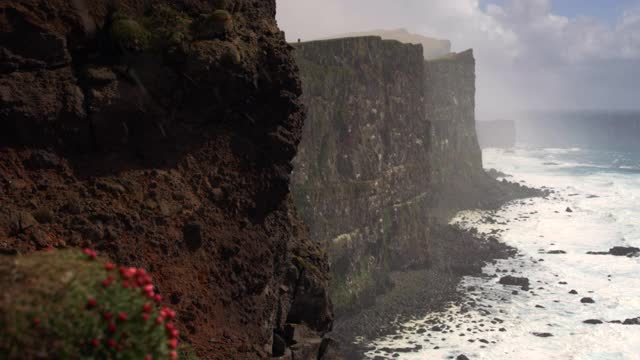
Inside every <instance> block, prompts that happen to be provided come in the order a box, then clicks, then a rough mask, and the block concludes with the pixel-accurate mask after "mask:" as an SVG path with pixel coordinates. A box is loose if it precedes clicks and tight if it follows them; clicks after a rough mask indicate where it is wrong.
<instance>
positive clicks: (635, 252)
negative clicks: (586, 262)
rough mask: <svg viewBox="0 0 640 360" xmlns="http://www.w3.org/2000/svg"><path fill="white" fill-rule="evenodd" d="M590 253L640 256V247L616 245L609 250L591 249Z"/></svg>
mask: <svg viewBox="0 0 640 360" xmlns="http://www.w3.org/2000/svg"><path fill="white" fill-rule="evenodd" d="M587 254H589V255H613V256H627V257H634V256H640V249H639V248H636V247H626V246H616V247H613V248H611V249H609V251H589V252H587Z"/></svg>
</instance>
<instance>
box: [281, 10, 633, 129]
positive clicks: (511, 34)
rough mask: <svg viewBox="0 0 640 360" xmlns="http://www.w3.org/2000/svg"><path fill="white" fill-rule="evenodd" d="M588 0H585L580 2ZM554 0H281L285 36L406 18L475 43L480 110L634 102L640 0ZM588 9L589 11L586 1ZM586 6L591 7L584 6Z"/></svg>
mask: <svg viewBox="0 0 640 360" xmlns="http://www.w3.org/2000/svg"><path fill="white" fill-rule="evenodd" d="M586 3H590V2H586ZM563 4H564V5H566V4H567V2H565V3H562V2H561V1H560V0H555V1H554V0H504V1H491V0H489V1H477V0H433V1H423V0H399V1H395V2H393V4H391V3H390V2H388V1H382V0H348V1H342V0H329V1H322V2H319V1H314V0H278V3H277V5H278V9H277V10H278V13H277V20H278V23H279V26H280V28H281V29H282V30H284V31H285V33H286V36H287V39H288V41H297V40H298V39H301V40H302V41H307V40H314V39H318V38H325V37H330V36H334V35H338V34H343V33H348V32H356V31H367V30H373V29H397V28H406V29H408V30H409V31H410V32H412V33H416V34H420V35H424V36H429V37H435V38H439V39H448V40H450V41H451V42H452V50H453V51H456V52H459V51H463V50H466V49H468V48H473V49H474V52H475V56H476V60H477V99H476V100H477V112H476V114H477V118H478V120H488V119H494V118H500V117H503V118H511V117H513V116H514V115H515V114H519V113H524V112H530V111H560V110H562V111H567V110H578V109H579V110H634V109H638V108H639V105H638V102H637V96H636V93H637V91H638V83H640V76H639V75H638V73H637V72H634V71H633V69H634V68H636V67H637V66H638V65H640V2H638V1H621V2H619V4H618V5H619V6H613V5H612V6H611V7H612V8H615V9H617V10H618V11H617V12H616V13H614V14H612V15H610V16H608V17H607V18H596V17H593V13H591V14H590V15H591V16H585V15H582V13H580V12H577V13H574V14H570V15H562V14H559V13H558V12H557V10H556V8H557V7H558V5H563ZM583 12H584V13H588V12H587V11H583ZM588 14H589V13H588Z"/></svg>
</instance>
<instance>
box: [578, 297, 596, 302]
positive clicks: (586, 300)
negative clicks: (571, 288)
mask: <svg viewBox="0 0 640 360" xmlns="http://www.w3.org/2000/svg"><path fill="white" fill-rule="evenodd" d="M580 302H581V303H583V304H595V303H596V302H595V300H593V299H592V298H590V297H584V298H582V299H580Z"/></svg>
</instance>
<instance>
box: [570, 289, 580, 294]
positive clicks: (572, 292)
mask: <svg viewBox="0 0 640 360" xmlns="http://www.w3.org/2000/svg"><path fill="white" fill-rule="evenodd" d="M569 294H571V295H578V292H577V291H575V290H571V291H569Z"/></svg>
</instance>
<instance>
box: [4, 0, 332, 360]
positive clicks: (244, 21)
mask: <svg viewBox="0 0 640 360" xmlns="http://www.w3.org/2000/svg"><path fill="white" fill-rule="evenodd" d="M229 4H230V5H229V7H228V9H227V10H228V11H229V13H230V14H231V16H232V21H229V20H228V19H226V20H225V21H226V22H225V27H224V29H225V31H224V32H214V33H215V34H213V35H210V36H204V35H203V34H202V33H197V34H196V33H194V31H196V30H197V29H195V27H193V26H191V24H193V22H194V21H196V19H199V18H200V17H202V16H206V15H207V14H211V13H212V12H213V10H214V9H213V7H212V5H210V2H207V1H200V0H180V1H162V0H154V1H149V2H140V1H134V0H124V1H119V2H117V5H114V2H111V1H103V0H73V1H62V0H60V1H44V0H29V1H4V2H2V4H0V64H1V65H0V201H1V202H2V204H3V206H2V207H1V208H0V252H2V253H15V252H28V251H33V250H36V249H39V248H43V247H46V246H59V247H65V246H91V247H94V248H96V249H97V250H99V251H101V252H104V253H106V254H107V255H108V256H110V257H111V258H113V260H115V261H117V262H119V263H123V264H128V265H132V266H141V267H144V268H147V269H148V270H150V272H151V273H152V275H153V277H154V280H155V282H156V283H158V285H159V288H160V291H161V292H162V293H163V294H164V295H165V301H167V302H170V303H171V304H172V306H174V307H175V308H177V309H178V310H180V311H179V313H180V314H182V315H181V318H180V319H178V320H179V327H180V330H181V333H182V334H184V335H185V338H186V340H188V341H189V342H191V343H192V344H193V345H194V347H195V349H196V350H197V352H198V353H199V354H200V355H201V356H202V357H203V358H207V359H252V358H263V357H269V356H271V355H272V351H273V338H274V333H283V332H284V329H285V325H286V324H287V323H289V322H293V323H305V324H307V326H308V327H309V328H310V333H311V334H313V336H311V335H310V336H308V337H309V338H314V337H315V338H316V339H317V340H314V341H317V342H319V341H320V340H319V339H320V337H321V336H322V335H323V334H324V333H325V332H326V331H328V329H329V328H330V326H331V322H332V313H331V304H330V301H329V299H328V296H327V289H326V283H327V280H328V276H327V273H328V267H327V266H328V265H327V262H326V259H325V257H326V256H325V255H324V253H323V252H322V251H321V250H320V249H319V247H318V246H317V245H315V244H314V243H312V242H311V241H309V240H308V234H307V232H306V228H305V227H304V226H303V224H302V222H301V221H300V219H299V218H298V215H297V214H296V212H295V210H294V209H293V206H292V202H291V200H290V196H289V190H288V186H289V173H290V172H291V169H292V166H291V160H292V158H293V156H294V155H295V153H296V147H297V144H298V142H299V140H300V135H301V129H302V123H303V117H304V113H303V110H302V108H301V106H300V102H299V100H298V97H299V95H300V93H301V89H300V83H299V80H298V77H297V71H296V67H295V65H294V63H293V59H292V57H291V53H290V48H289V46H288V45H287V44H286V42H285V40H284V36H283V35H282V33H281V32H280V31H279V30H278V28H277V26H276V23H275V19H274V17H275V1H274V0H234V1H230V2H229ZM158 18H161V19H164V20H167V19H173V20H170V21H169V20H167V21H166V22H165V23H162V24H158V23H157V22H154V21H155V20H154V19H158ZM118 19H126V21H133V22H136V23H138V24H142V26H144V27H147V29H146V30H148V33H149V34H151V35H149V34H147V33H144V34H124V35H123V34H118V35H119V36H120V37H121V38H119V39H114V36H115V35H114V32H113V31H111V30H112V25H113V22H114V21H118ZM172 21H173V23H172ZM205 35H206V34H205ZM147 36H150V39H151V40H150V41H149V43H148V44H147V43H146V42H144V43H143V42H142V41H140V40H141V39H142V40H146V39H147ZM131 39H133V40H131ZM115 40H117V41H115ZM125 40H127V41H134V43H133V44H127V43H126V42H125ZM143 45H145V46H143ZM307 307H309V308H307ZM309 309H311V310H309ZM305 310H309V311H305ZM312 342H313V341H312ZM291 345H292V344H286V346H291ZM314 349H315V348H314ZM314 359H315V357H314Z"/></svg>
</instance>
